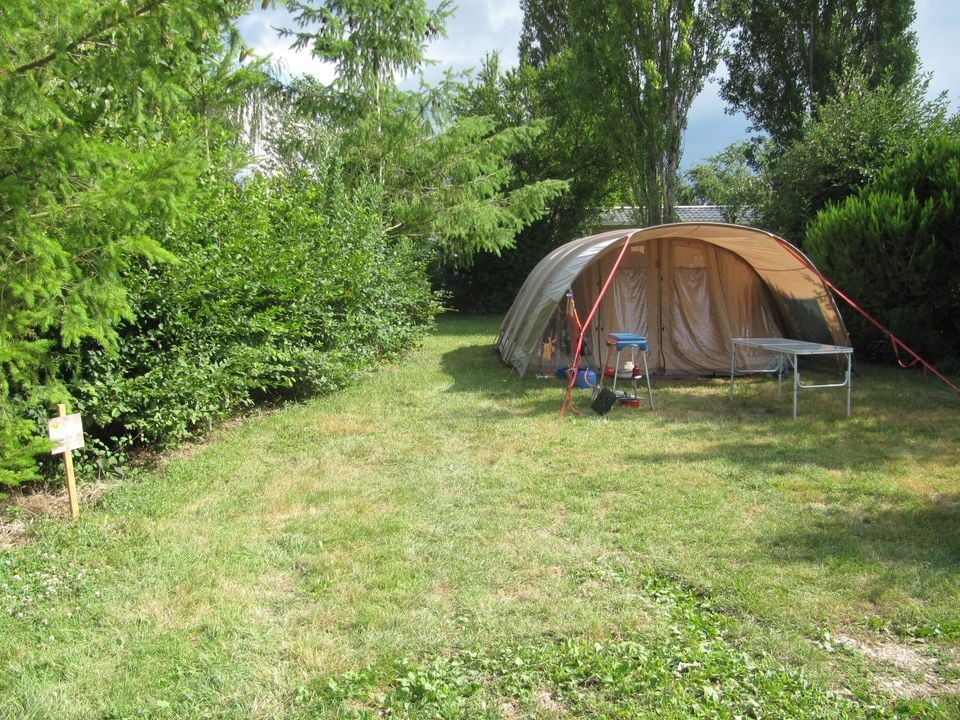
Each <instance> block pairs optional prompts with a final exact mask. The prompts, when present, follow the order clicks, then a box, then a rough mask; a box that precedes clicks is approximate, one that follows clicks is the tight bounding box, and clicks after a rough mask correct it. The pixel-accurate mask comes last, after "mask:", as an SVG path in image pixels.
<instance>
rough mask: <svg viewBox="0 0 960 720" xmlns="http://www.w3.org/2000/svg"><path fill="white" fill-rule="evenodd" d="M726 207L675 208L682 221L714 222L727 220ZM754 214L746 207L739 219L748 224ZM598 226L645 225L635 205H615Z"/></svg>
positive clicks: (605, 213)
mask: <svg viewBox="0 0 960 720" xmlns="http://www.w3.org/2000/svg"><path fill="white" fill-rule="evenodd" d="M725 209H726V206H724V205H677V206H676V207H675V208H674V210H675V211H676V213H677V218H678V220H679V221H680V222H714V223H725V222H727V219H726V218H724V217H723V211H724V210H725ZM753 215H754V213H753V209H752V208H744V209H743V210H742V211H741V213H740V217H739V218H737V220H738V221H739V222H740V223H744V224H748V223H749V222H750V221H751V220H752V219H753ZM598 227H599V228H601V229H606V228H633V227H643V221H642V220H640V218H639V212H638V209H637V208H635V207H627V206H623V207H613V208H608V209H607V210H604V211H603V212H601V213H600V219H599V221H598Z"/></svg>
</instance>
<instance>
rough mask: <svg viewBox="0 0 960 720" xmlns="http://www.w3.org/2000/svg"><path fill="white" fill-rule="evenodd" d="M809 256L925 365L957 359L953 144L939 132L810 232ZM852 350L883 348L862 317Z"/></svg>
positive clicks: (959, 192)
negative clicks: (921, 358)
mask: <svg viewBox="0 0 960 720" xmlns="http://www.w3.org/2000/svg"><path fill="white" fill-rule="evenodd" d="M807 250H808V252H809V254H810V256H811V257H812V259H813V260H814V262H816V263H817V266H818V267H819V268H820V270H821V271H822V272H823V273H824V274H825V275H827V276H828V277H830V278H831V279H832V280H833V281H835V282H836V283H837V285H838V287H840V288H841V289H842V290H844V292H846V293H847V294H848V295H850V296H851V297H852V298H853V299H855V300H856V301H858V302H859V303H860V304H861V305H862V306H863V308H864V309H865V310H866V311H867V312H869V313H870V314H872V315H873V316H874V317H876V318H877V319H878V320H879V321H880V322H881V323H883V324H884V325H886V326H888V327H889V328H890V329H891V330H892V331H893V333H894V334H895V335H897V336H898V337H900V338H901V339H902V340H903V341H904V342H905V343H907V344H908V345H910V346H911V347H912V348H914V349H915V350H916V351H917V352H919V353H920V354H921V355H923V356H924V357H926V358H927V359H928V360H931V361H944V360H946V361H948V362H950V363H951V364H953V363H955V362H956V361H957V360H958V359H960V138H958V137H956V136H950V135H941V136H939V137H935V138H933V139H931V140H929V141H927V142H926V143H924V144H923V145H922V146H921V147H920V148H919V149H918V150H917V151H916V152H914V153H913V154H912V155H910V156H908V157H906V158H905V159H903V160H902V161H901V162H899V163H897V164H896V165H893V166H891V167H890V168H888V169H887V170H886V171H885V172H883V173H882V174H881V175H880V176H879V177H878V178H877V180H876V181H874V182H873V183H871V184H870V185H868V186H867V187H865V188H864V189H863V190H861V191H860V192H859V193H858V194H857V195H855V196H853V197H850V198H848V199H847V200H845V201H844V202H843V203H841V204H838V205H831V206H829V207H828V208H827V209H826V210H824V211H823V212H821V213H820V214H819V215H818V216H817V218H816V219H815V220H814V222H813V223H811V225H810V226H809V228H808V230H807ZM850 330H851V334H852V335H853V338H854V343H855V344H856V345H857V349H858V352H860V353H865V354H866V356H868V357H871V356H872V357H876V356H878V355H881V354H882V353H884V352H887V351H889V347H890V345H889V342H888V341H887V340H886V339H885V338H884V337H883V336H882V335H881V334H880V333H878V332H877V331H876V330H874V329H873V326H872V325H869V324H868V323H867V322H866V321H865V320H863V319H862V318H860V317H858V316H857V317H852V318H851V322H850Z"/></svg>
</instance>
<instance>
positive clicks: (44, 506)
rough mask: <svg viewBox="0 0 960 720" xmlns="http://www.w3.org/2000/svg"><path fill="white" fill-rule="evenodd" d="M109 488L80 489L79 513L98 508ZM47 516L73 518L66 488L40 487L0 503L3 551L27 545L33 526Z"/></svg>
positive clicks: (96, 485) (105, 485) (91, 486)
mask: <svg viewBox="0 0 960 720" xmlns="http://www.w3.org/2000/svg"><path fill="white" fill-rule="evenodd" d="M110 487H112V486H111V485H110V484H108V483H92V484H89V485H81V486H80V487H79V488H77V494H78V501H79V503H80V512H83V508H84V507H91V506H92V505H95V504H96V503H97V502H98V500H99V499H100V496H101V495H103V493H104V492H105V491H106V490H107V489H108V488H110ZM44 517H52V518H58V519H60V520H69V519H70V500H69V498H68V497H67V489H66V488H65V487H54V486H41V487H33V488H31V489H29V490H19V491H14V492H12V493H11V494H10V496H9V497H7V498H5V499H4V500H3V502H2V503H0V550H5V549H8V548H13V547H19V546H21V545H25V544H26V543H27V542H29V540H30V526H31V525H32V524H33V523H34V522H36V521H38V520H40V519H41V518H44Z"/></svg>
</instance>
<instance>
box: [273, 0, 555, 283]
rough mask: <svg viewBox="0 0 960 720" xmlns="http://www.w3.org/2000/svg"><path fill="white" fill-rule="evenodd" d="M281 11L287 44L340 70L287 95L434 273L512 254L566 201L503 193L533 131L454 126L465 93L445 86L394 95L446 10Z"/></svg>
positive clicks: (374, 1) (545, 193)
mask: <svg viewBox="0 0 960 720" xmlns="http://www.w3.org/2000/svg"><path fill="white" fill-rule="evenodd" d="M287 4H288V7H289V8H290V9H291V10H293V11H294V12H295V13H296V16H295V17H296V21H297V25H298V29H296V30H288V31H286V34H287V35H288V36H293V37H295V38H296V40H295V42H296V45H297V46H299V47H304V48H309V49H310V50H311V52H312V53H313V54H314V55H316V56H318V57H320V58H323V59H324V60H327V61H329V62H332V63H334V64H335V66H336V69H337V77H336V79H335V80H334V82H333V84H332V85H331V86H324V85H322V84H321V83H319V82H317V81H315V80H310V79H307V80H303V81H300V82H298V83H296V84H295V85H294V86H293V87H292V88H291V90H292V94H293V96H294V97H295V98H296V102H297V105H298V107H299V108H300V109H301V110H302V111H303V112H304V113H306V114H307V115H308V116H309V117H311V118H313V120H314V121H315V122H319V123H323V124H325V125H327V126H328V127H332V128H333V129H334V130H335V132H336V133H337V136H338V138H339V141H340V143H341V147H342V152H343V155H344V158H345V160H346V169H347V172H348V174H352V175H353V176H354V177H355V178H356V179H357V181H358V183H361V182H362V180H363V179H364V178H365V176H369V175H372V176H373V177H374V179H375V180H376V181H377V183H378V184H379V185H380V187H381V189H382V191H383V202H384V213H385V216H386V217H387V218H388V221H389V222H390V227H391V231H392V232H393V233H398V234H403V235H405V236H408V237H412V238H415V239H417V240H419V241H421V243H422V244H423V246H424V247H425V248H429V250H430V252H432V253H433V254H434V256H435V258H436V260H437V261H438V262H440V263H447V264H455V265H462V264H469V263H470V262H471V261H472V259H473V258H474V257H475V255H476V253H477V252H480V251H488V252H495V253H496V252H499V251H500V250H501V249H503V248H506V247H510V246H511V245H512V244H513V242H514V238H515V236H516V234H517V232H518V231H519V230H520V229H521V228H522V227H523V226H525V225H526V224H528V223H529V222H531V221H532V220H534V219H535V218H537V217H539V216H540V215H541V214H542V213H543V212H544V210H545V208H546V206H547V203H549V202H550V201H551V200H552V199H554V198H556V197H557V196H558V195H559V194H561V193H562V192H563V191H564V190H565V189H566V183H564V182H561V181H557V180H540V181H536V182H531V183H529V184H527V185H524V186H521V187H515V186H514V185H513V183H512V178H513V177H514V172H513V168H512V165H511V157H512V156H513V155H514V154H515V153H516V152H517V151H518V150H520V149H521V148H522V147H524V146H528V145H529V144H530V143H532V142H534V141H535V140H536V138H537V137H538V136H539V135H540V133H541V132H542V129H543V126H542V124H541V123H531V124H528V125H524V126H517V127H509V128H503V129H497V128H496V127H495V123H494V121H493V120H491V119H490V118H483V117H475V116H473V117H463V116H457V115H456V114H455V113H454V112H453V110H454V106H455V104H456V101H457V98H458V96H459V94H460V93H461V92H462V90H463V88H462V84H461V83H460V82H458V81H457V79H455V78H453V77H452V76H450V75H448V76H447V77H446V78H445V80H444V81H443V82H441V83H439V84H438V85H436V86H433V87H429V86H425V85H423V84H421V87H420V89H419V90H416V91H410V90H406V91H405V90H401V89H400V88H399V87H398V85H397V80H396V76H397V75H405V74H411V73H415V72H418V71H419V70H421V69H422V68H423V66H424V65H425V64H426V63H427V62H429V61H428V59H427V57H426V51H425V48H426V44H427V43H428V42H429V41H430V40H431V39H433V38H435V37H439V36H442V35H443V34H444V32H445V29H444V23H445V20H446V18H447V17H448V16H449V14H450V12H451V6H450V3H449V2H446V1H444V2H441V3H439V4H438V5H437V7H436V9H434V10H430V9H428V7H427V5H426V2H424V0H322V1H313V2H300V1H297V2H288V3H287ZM327 139H329V138H327ZM287 142H289V139H287ZM298 150H302V148H298Z"/></svg>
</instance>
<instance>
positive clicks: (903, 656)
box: [836, 635, 960, 699]
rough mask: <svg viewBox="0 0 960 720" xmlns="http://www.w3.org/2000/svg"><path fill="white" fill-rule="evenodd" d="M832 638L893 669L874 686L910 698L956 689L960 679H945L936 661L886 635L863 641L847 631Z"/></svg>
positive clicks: (930, 695)
mask: <svg viewBox="0 0 960 720" xmlns="http://www.w3.org/2000/svg"><path fill="white" fill-rule="evenodd" d="M836 642H837V644H838V645H841V646H842V647H844V648H846V649H847V650H849V651H850V652H855V653H859V654H861V655H863V656H864V657H866V658H868V659H870V660H875V661H877V662H879V663H882V664H883V665H886V666H887V667H890V668H892V669H894V670H896V671H897V672H896V673H881V674H879V675H878V676H877V678H876V684H877V687H878V688H880V689H881V690H883V691H884V692H887V693H890V694H891V695H895V696H897V697H901V698H905V699H913V698H922V697H932V696H937V695H949V694H954V693H958V692H960V683H957V682H950V681H947V680H945V679H944V678H943V676H942V675H941V674H940V662H939V661H938V660H936V659H935V658H931V657H928V656H927V655H924V654H923V653H922V652H920V650H919V649H918V648H917V647H915V646H910V645H907V644H905V643H900V642H896V641H894V640H890V639H886V640H881V641H878V642H866V641H864V640H860V639H858V638H854V637H850V636H849V635H838V636H836Z"/></svg>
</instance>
